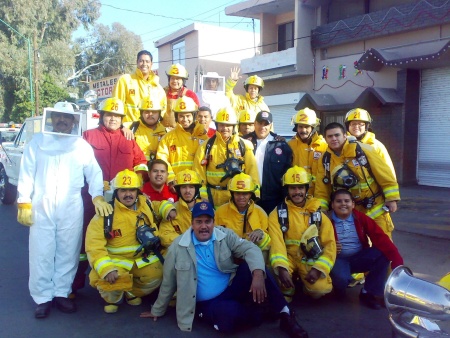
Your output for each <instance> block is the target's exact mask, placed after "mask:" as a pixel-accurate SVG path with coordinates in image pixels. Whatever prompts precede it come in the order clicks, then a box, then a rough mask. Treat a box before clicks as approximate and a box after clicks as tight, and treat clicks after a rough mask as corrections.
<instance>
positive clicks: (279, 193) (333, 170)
mask: <svg viewBox="0 0 450 338" xmlns="http://www.w3.org/2000/svg"><path fill="white" fill-rule="evenodd" d="M151 67H152V56H151V54H150V53H149V52H147V51H141V52H140V53H139V54H138V56H137V69H136V72H135V73H134V74H126V75H123V76H122V77H121V78H120V79H119V81H118V83H117V85H116V87H115V88H114V90H113V96H112V97H110V98H107V99H105V100H104V101H103V102H102V103H101V104H100V107H99V110H98V111H99V113H100V120H99V126H98V128H96V129H93V130H87V131H85V132H84V133H83V139H84V140H85V141H86V142H87V143H88V144H89V145H90V146H91V147H90V148H91V149H92V150H93V156H94V157H95V160H96V162H97V163H98V166H99V168H100V170H101V176H102V181H103V194H104V195H105V196H107V195H108V194H109V196H111V197H110V198H106V199H107V200H109V199H111V201H110V202H109V203H107V204H106V202H107V201H104V200H103V197H102V195H103V194H101V193H99V192H98V191H96V190H98V189H99V183H98V179H97V181H94V178H93V176H94V174H93V170H94V169H92V170H91V171H89V175H87V174H86V171H84V174H85V176H86V180H85V183H84V187H83V188H82V190H81V197H82V198H81V200H80V201H82V204H83V206H84V213H83V214H80V215H78V216H79V217H80V219H81V218H82V219H83V221H82V223H83V228H84V234H83V236H81V234H80V233H79V231H78V232H75V233H73V234H72V235H71V236H79V237H80V241H81V240H82V241H83V245H82V249H81V255H80V264H79V266H78V272H77V273H76V275H75V270H74V269H73V267H71V268H70V271H71V272H70V276H72V277H73V278H74V281H73V284H72V285H67V280H65V288H64V287H61V290H59V293H54V294H53V295H52V296H48V295H47V291H46V290H44V289H45V286H44V285H43V284H42V283H41V280H42V279H45V278H52V277H45V278H44V277H42V276H40V275H39V274H41V275H44V274H45V273H48V272H47V271H34V270H40V268H37V267H31V265H32V264H37V265H38V263H37V262H36V260H38V259H39V255H36V256H35V257H33V262H31V261H30V270H31V271H30V290H32V292H31V293H32V296H33V298H34V300H35V301H36V303H37V304H38V309H36V312H35V315H36V317H37V318H42V317H46V316H47V315H48V313H49V309H50V308H49V305H48V303H49V302H50V301H52V299H53V297H56V298H58V299H59V298H61V297H62V298H66V297H67V299H68V301H67V302H65V301H61V300H60V301H59V303H58V304H59V308H60V309H61V310H62V311H64V312H74V311H75V310H76V308H75V306H74V303H73V302H72V303H70V302H71V301H70V299H69V294H70V295H75V294H76V291H77V290H78V289H80V288H82V287H83V286H84V280H85V272H86V270H87V268H88V263H89V265H90V267H91V268H92V269H91V272H90V274H89V280H90V284H91V285H92V286H93V287H95V288H96V289H98V291H99V293H100V295H101V296H102V298H103V299H104V300H105V306H104V311H105V312H107V313H114V312H116V311H117V310H118V306H119V304H120V303H121V302H122V300H123V299H124V300H125V301H126V302H127V303H128V304H130V305H139V304H141V297H143V296H145V295H148V294H150V293H151V292H153V291H154V290H156V289H157V288H158V287H159V286H160V284H161V281H162V279H163V263H164V255H165V253H166V251H167V249H168V248H169V246H170V245H171V244H172V242H173V241H174V240H175V238H177V237H178V236H179V235H181V234H183V233H185V232H186V231H187V230H188V229H189V227H190V226H191V224H192V215H191V211H192V209H193V208H194V205H196V203H201V202H202V201H203V202H205V201H207V202H209V203H210V204H211V205H213V206H214V209H215V224H216V225H222V226H224V227H226V228H228V229H231V230H233V231H234V232H235V233H236V234H237V235H238V236H239V237H241V238H243V239H247V240H249V241H250V242H253V243H254V244H255V245H256V246H257V247H259V249H260V250H261V252H262V254H263V256H264V259H265V263H266V265H267V266H268V267H270V268H271V269H272V272H273V273H274V274H275V276H276V278H277V280H278V284H279V287H280V289H281V291H282V293H283V295H284V296H285V297H286V299H288V300H289V301H290V300H292V296H293V295H294V290H295V286H296V285H297V282H299V283H300V284H301V285H302V288H303V291H304V292H305V293H306V294H308V295H310V296H311V297H313V298H319V297H321V296H323V295H325V294H328V293H330V292H331V291H332V289H333V287H334V288H335V289H336V290H337V291H338V293H339V292H340V293H341V295H342V293H343V292H344V291H345V290H343V289H342V286H341V284H342V283H344V285H345V287H347V285H348V284H350V283H352V282H354V280H352V278H353V279H354V278H361V276H359V277H357V276H356V275H355V274H354V275H353V277H352V275H351V274H352V273H353V272H366V276H365V278H366V285H367V287H368V288H367V291H369V293H370V292H372V293H373V296H374V297H372V298H370V299H368V298H367V297H366V296H364V295H362V296H361V295H360V297H361V299H362V300H363V303H365V304H366V305H368V306H370V307H372V308H379V307H378V306H377V305H378V304H377V302H378V300H377V297H379V296H380V294H379V293H380V292H379V287H378V286H377V287H372V286H371V284H374V282H371V275H372V273H371V272H369V273H368V274H367V271H370V269H371V268H370V267H367V266H366V267H365V268H367V270H362V271H357V270H358V269H359V270H361V269H360V268H356V269H353V268H352V269H350V268H349V269H348V271H347V272H346V274H344V275H342V274H339V273H338V272H336V273H335V274H333V273H332V271H333V267H334V265H335V263H336V264H337V261H338V258H339V257H340V256H339V255H341V251H342V252H344V251H346V250H347V248H348V247H347V242H346V239H345V237H341V235H342V233H343V232H342V231H341V230H342V229H341V228H338V227H337V224H338V223H339V224H340V223H341V221H342V222H343V223H344V225H345V221H343V220H342V219H340V220H339V215H340V213H342V214H343V215H347V216H349V214H348V212H349V210H350V213H351V212H352V211H353V209H355V210H356V212H357V214H355V213H353V216H351V218H349V219H347V221H349V222H351V223H352V224H354V225H355V228H356V231H355V232H354V234H353V235H354V237H350V238H351V239H352V240H353V242H351V243H350V244H349V246H350V247H351V248H352V249H354V244H355V242H356V243H357V247H358V245H359V246H360V247H359V248H360V249H361V247H362V248H366V247H367V246H369V244H368V242H367V241H366V240H364V239H363V237H364V238H366V235H367V236H369V237H370V239H371V241H372V245H373V246H381V247H380V248H379V249H380V251H381V252H382V253H383V254H384V255H385V256H386V257H387V259H386V262H392V267H395V266H396V265H399V264H401V257H400V256H399V254H398V251H396V249H395V246H393V244H392V241H391V240H389V239H391V238H392V237H391V233H392V230H393V223H392V220H391V218H390V212H395V211H396V209H397V201H399V200H400V195H399V188H398V184H397V182H396V176H395V171H394V168H393V165H392V161H391V159H390V157H389V154H388V152H387V150H386V148H385V147H384V146H383V144H382V143H381V142H379V141H378V140H377V139H376V138H375V135H374V134H373V133H372V132H371V123H372V119H371V117H370V115H369V112H367V111H366V110H364V109H361V108H356V109H352V110H350V111H349V112H348V113H347V114H346V116H345V128H344V126H342V125H340V124H339V123H331V124H329V125H328V126H326V127H325V133H324V136H322V135H319V133H318V130H317V128H318V126H319V123H320V120H319V119H318V118H317V115H316V113H315V111H314V110H312V109H309V108H304V109H302V110H300V111H298V112H297V113H296V114H294V116H293V117H292V122H293V125H294V129H293V130H294V132H295V133H296V134H295V136H294V137H293V138H292V139H291V140H290V141H288V142H286V141H285V140H284V138H282V137H280V136H278V135H276V134H275V133H274V132H273V129H274V128H273V121H272V114H271V113H270V111H269V107H268V106H267V105H266V104H265V102H264V98H263V96H261V95H260V93H261V91H262V89H263V88H264V82H263V80H262V79H261V78H260V77H258V76H256V75H253V76H250V77H248V78H247V79H246V80H245V82H244V87H245V92H246V93H245V95H236V94H234V92H233V88H234V87H235V85H236V83H237V82H238V80H239V69H237V68H235V69H232V70H231V75H230V77H229V78H228V79H227V80H226V81H225V84H224V85H225V93H224V95H225V97H226V98H227V99H228V100H225V101H222V100H223V97H221V96H218V97H220V98H219V99H218V100H219V101H220V102H227V105H225V106H222V107H220V108H219V109H217V108H216V107H217V104H216V105H214V104H211V102H207V101H206V100H204V99H203V98H202V97H201V96H200V95H199V96H200V98H199V97H198V96H197V95H196V94H195V93H194V92H192V91H191V90H189V89H187V88H186V81H187V79H188V73H187V71H186V69H185V68H184V67H183V66H182V65H180V64H174V65H171V66H170V67H169V68H168V70H167V72H166V74H167V77H168V86H167V87H166V88H163V87H162V86H161V85H160V84H159V78H158V76H157V75H155V74H154V73H153V72H152V70H151ZM218 80H219V79H218ZM216 82H218V81H216ZM204 86H205V87H204V89H205V88H207V89H208V90H209V91H211V92H214V88H217V87H214V83H213V81H211V83H209V84H206V83H205V84H204ZM208 86H209V87H208ZM210 98H211V96H209V99H210ZM210 100H211V99H210ZM55 109H56V110H60V111H63V112H64V111H65V112H69V113H70V109H61V108H58V109H57V107H55ZM49 144H50V143H49ZM64 147H67V146H66V145H64V146H60V147H58V146H55V145H53V146H49V148H50V149H49V150H48V151H49V152H52V151H53V152H54V153H56V154H57V153H58V151H61V152H62V151H63V150H64V149H60V148H64ZM83 147H85V145H83ZM41 148H42V149H43V150H44V151H47V149H45V146H42V147H41ZM53 148H55V149H53ZM68 148H70V147H68ZM66 149H67V148H66ZM83 149H84V148H83ZM80 151H81V150H80ZM35 153H36V150H32V154H31V155H33V156H34V157H36V154H35ZM90 153H91V150H89V152H88V153H86V155H85V157H84V158H83V159H82V160H83V161H84V162H88V160H89V158H88V157H86V156H87V155H88V154H90ZM51 155H52V153H51V154H50V155H49V156H51ZM89 156H90V155H89ZM34 160H35V159H34ZM38 161H39V160H38ZM71 161H72V162H73V161H75V159H71ZM27 166H28V168H27V169H24V167H27ZM83 166H84V167H83V168H84V170H86V166H87V164H83ZM33 167H36V165H35V164H32V159H29V158H28V152H27V151H26V152H25V154H24V160H23V163H22V169H21V180H19V201H18V203H19V204H18V205H19V216H18V219H19V222H21V223H23V224H27V225H31V224H33V222H34V223H39V222H40V220H39V219H38V218H37V216H36V214H33V213H32V212H31V211H30V209H33V208H37V205H35V204H34V202H32V203H33V205H32V206H31V203H30V201H31V198H30V196H32V195H33V191H29V190H30V189H32V186H26V188H25V184H27V177H28V176H32V175H33V172H32V170H31V169H30V168H33ZM155 168H160V169H159V170H160V171H161V172H162V174H158V173H157V174H155V175H162V176H160V177H163V178H165V181H166V182H163V183H164V189H165V190H164V191H165V192H166V193H163V194H162V195H161V199H160V200H159V201H156V200H151V199H150V197H149V196H148V195H147V194H144V193H143V192H142V191H143V188H142V186H143V184H149V180H151V178H150V177H151V176H152V170H155ZM22 171H23V173H22ZM38 171H39V169H38ZM72 172H73V170H71V171H70V173H72ZM96 173H97V175H98V171H97V172H96ZM60 175H61V174H60V173H59V174H58V175H57V177H58V180H62V179H63V178H60V177H59V176H60ZM67 179H70V180H73V179H74V178H73V177H67ZM77 179H78V178H77ZM36 185H37V188H36ZM36 185H35V191H34V194H36V191H37V189H42V190H45V189H47V188H48V187H49V186H50V187H51V189H53V190H55V191H58V189H57V187H52V186H51V185H49V184H48V183H45V182H39V183H36ZM72 188H73V187H72ZM162 189H163V188H161V190H160V191H162ZM341 190H346V191H347V192H348V196H347V195H346V194H345V193H343V192H342V191H341ZM59 192H60V191H59ZM44 195H45V194H44ZM171 196H172V197H173V196H176V197H177V198H178V201H176V202H175V203H173V201H174V198H172V197H171ZM346 196H347V197H348V198H347V199H349V200H350V201H347V205H344V206H343V204H345V201H344V200H346V199H345V198H344V197H346ZM25 197H26V198H25ZM92 198H93V200H92ZM80 201H78V202H77V203H80ZM45 203H51V202H49V201H47V202H45ZM45 203H44V204H45ZM339 203H341V204H339ZM338 204H339V205H338ZM53 207H54V208H56V209H58V208H59V206H52V208H53ZM329 208H330V209H332V211H333V215H331V213H327V210H328V209H329ZM60 211H61V212H64V210H60ZM43 212H44V213H45V215H46V217H48V218H50V219H51V218H52V217H53V216H55V217H61V216H58V214H55V215H53V214H52V212H51V211H47V210H46V208H44V209H43ZM80 212H81V211H80ZM31 215H33V216H31ZM78 216H77V217H78ZM347 216H346V217H347ZM367 216H368V218H370V219H371V220H369V221H368V220H366V219H364V222H366V223H370V224H371V228H370V230H367V229H366V228H365V226H364V227H363V226H361V227H360V228H359V225H358V226H357V225H356V224H357V223H358V224H359V222H360V218H361V217H367ZM349 217H350V216H349ZM33 219H34V221H33ZM357 219H358V222H357ZM372 220H373V221H374V222H375V223H376V226H377V229H375V230H374V229H373V224H375V223H373V221H372ZM75 221H77V220H74V222H75ZM46 222H48V220H47V221H46ZM51 222H52V223H55V224H56V225H55V227H56V228H58V226H59V225H58V222H57V221H54V220H52V221H51ZM77 222H78V221H77ZM80 222H81V221H80ZM364 222H363V223H364ZM371 222H372V223H371ZM364 224H365V223H364ZM33 227H36V224H34V225H33ZM33 227H32V229H33ZM364 229H365V230H364ZM380 229H381V230H380ZM56 232H58V230H56ZM373 234H376V235H373ZM31 235H33V236H34V237H36V236H41V234H30V258H31V255H32V249H31V244H32V239H31ZM356 235H358V236H356ZM358 237H359V240H358ZM386 239H388V240H386ZM52 240H55V239H54V238H52ZM56 240H59V239H58V237H57V238H56ZM34 241H36V242H39V241H40V239H37V238H34ZM66 242H67V238H66V239H64V242H63V245H66V246H67V244H66ZM366 242H367V243H366ZM380 243H381V244H380ZM42 245H44V244H42ZM75 247H79V244H77V245H75ZM84 247H85V250H84ZM392 247H393V248H392ZM386 248H389V250H388V249H386ZM60 249H61V248H59V244H58V245H57V248H56V249H55V250H56V251H58V250H60ZM36 250H38V249H36ZM42 250H43V249H42ZM350 251H351V250H350ZM72 252H73V249H72ZM347 252H348V250H347ZM354 252H355V251H353V253H354ZM392 252H394V253H392ZM33 254H34V253H33ZM45 254H47V255H48V254H49V253H48V252H46V253H45ZM60 255H61V253H60V252H56V256H58V257H59V256H60ZM342 257H343V258H345V257H346V256H345V255H343V256H342ZM55 264H59V263H57V262H55ZM61 264H72V265H73V262H62V263H61ZM387 264H388V263H387ZM385 265H386V264H384V265H383V267H386V269H387V266H385ZM180 268H181V269H182V267H180ZM381 270H383V269H381ZM383 271H384V274H386V270H383ZM340 272H342V271H341V270H340ZM31 275H32V276H31ZM360 275H361V274H360ZM373 275H375V272H374V273H373ZM342 276H343V277H342ZM362 276H363V278H364V275H362ZM384 277H385V276H383V278H384ZM54 278H57V277H54ZM66 278H67V276H66ZM377 278H379V276H378V277H377ZM342 279H344V282H342ZM372 279H373V278H372ZM335 280H336V283H335ZM70 283H72V281H70ZM32 284H33V285H32ZM371 287H372V290H370V289H371ZM377 288H378V289H377ZM375 289H376V290H375ZM40 293H42V294H40ZM43 294H46V296H43ZM375 296H376V297H375ZM42 304H47V305H46V306H41V305H42ZM177 306H178V305H177ZM39 307H40V308H39ZM177 311H178V310H177ZM293 336H302V335H298V334H297V335H293ZM302 337H304V336H302Z"/></svg>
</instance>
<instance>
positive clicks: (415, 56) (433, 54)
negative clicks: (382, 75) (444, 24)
mask: <svg viewBox="0 0 450 338" xmlns="http://www.w3.org/2000/svg"><path fill="white" fill-rule="evenodd" d="M449 48H450V40H439V41H432V42H422V43H417V44H414V45H409V46H402V47H395V48H384V49H382V48H370V49H369V50H367V51H366V52H365V53H364V54H363V55H362V56H361V58H360V59H359V60H358V69H360V70H370V71H374V72H378V71H380V70H381V68H382V67H383V66H387V67H396V68H412V69H423V68H438V67H445V66H448V65H449V63H450V52H449Z"/></svg>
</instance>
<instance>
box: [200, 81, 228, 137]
mask: <svg viewBox="0 0 450 338" xmlns="http://www.w3.org/2000/svg"><path fill="white" fill-rule="evenodd" d="M211 79H215V82H216V84H217V87H215V88H210V87H209V86H208V81H210V80H211ZM201 84H202V86H201V88H200V91H199V92H198V93H196V94H197V97H198V100H199V102H200V105H199V107H201V106H206V107H208V108H209V109H211V115H212V121H211V124H210V125H209V128H213V129H216V124H215V123H214V120H215V119H216V114H217V112H218V111H219V109H222V108H225V107H229V106H231V102H230V99H229V98H228V97H226V96H225V77H224V76H219V74H218V73H216V72H208V73H206V74H205V75H202V78H201Z"/></svg>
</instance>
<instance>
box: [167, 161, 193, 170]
mask: <svg viewBox="0 0 450 338" xmlns="http://www.w3.org/2000/svg"><path fill="white" fill-rule="evenodd" d="M171 165H172V168H176V167H192V166H193V165H194V161H178V162H172V163H171Z"/></svg>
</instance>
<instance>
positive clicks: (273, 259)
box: [270, 254, 289, 267]
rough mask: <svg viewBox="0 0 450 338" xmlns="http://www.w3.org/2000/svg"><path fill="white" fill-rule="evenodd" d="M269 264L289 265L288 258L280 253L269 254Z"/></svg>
mask: <svg viewBox="0 0 450 338" xmlns="http://www.w3.org/2000/svg"><path fill="white" fill-rule="evenodd" d="M270 265H272V266H273V267H275V266H289V260H288V259H287V257H286V256H284V255H280V254H274V255H270Z"/></svg>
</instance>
